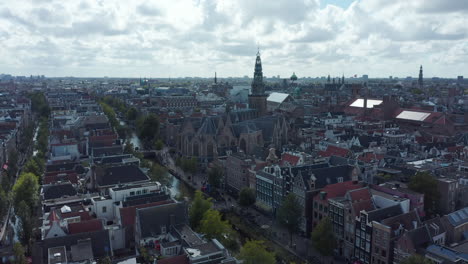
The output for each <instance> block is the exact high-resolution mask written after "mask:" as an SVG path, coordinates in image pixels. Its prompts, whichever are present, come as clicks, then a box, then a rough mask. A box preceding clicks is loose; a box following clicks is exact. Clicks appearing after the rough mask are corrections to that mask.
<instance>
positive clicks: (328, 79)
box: [327, 74, 330, 83]
mask: <svg viewBox="0 0 468 264" xmlns="http://www.w3.org/2000/svg"><path fill="white" fill-rule="evenodd" d="M327 83H330V74H328V78H327Z"/></svg>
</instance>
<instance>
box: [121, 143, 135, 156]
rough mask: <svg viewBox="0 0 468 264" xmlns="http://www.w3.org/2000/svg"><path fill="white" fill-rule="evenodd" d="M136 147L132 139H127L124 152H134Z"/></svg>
mask: <svg viewBox="0 0 468 264" xmlns="http://www.w3.org/2000/svg"><path fill="white" fill-rule="evenodd" d="M133 151H135V149H134V148H133V144H132V142H130V141H127V142H126V143H125V146H124V153H125V154H132V153H133Z"/></svg>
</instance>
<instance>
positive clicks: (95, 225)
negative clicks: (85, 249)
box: [68, 219, 103, 234]
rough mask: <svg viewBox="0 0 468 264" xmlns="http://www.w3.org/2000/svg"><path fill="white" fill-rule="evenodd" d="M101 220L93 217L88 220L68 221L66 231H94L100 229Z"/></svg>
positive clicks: (75, 232)
mask: <svg viewBox="0 0 468 264" xmlns="http://www.w3.org/2000/svg"><path fill="white" fill-rule="evenodd" d="M102 229H103V225H102V220H100V219H93V220H89V221H81V222H78V223H70V224H68V232H69V233H70V234H79V233H88V232H94V231H98V230H102Z"/></svg>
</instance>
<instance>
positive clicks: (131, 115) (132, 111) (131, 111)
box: [126, 107, 138, 121]
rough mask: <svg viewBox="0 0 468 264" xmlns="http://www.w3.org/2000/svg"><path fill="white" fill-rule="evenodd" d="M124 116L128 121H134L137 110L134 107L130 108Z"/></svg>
mask: <svg viewBox="0 0 468 264" xmlns="http://www.w3.org/2000/svg"><path fill="white" fill-rule="evenodd" d="M126 116H127V119H128V120H131V121H134V120H136V119H137V117H138V110H137V109H136V108H135V107H131V108H130V109H128V111H127V113H126Z"/></svg>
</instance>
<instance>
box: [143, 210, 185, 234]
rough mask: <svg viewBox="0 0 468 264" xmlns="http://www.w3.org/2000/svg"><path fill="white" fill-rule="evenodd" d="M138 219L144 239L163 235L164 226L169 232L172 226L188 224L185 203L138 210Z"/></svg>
mask: <svg viewBox="0 0 468 264" xmlns="http://www.w3.org/2000/svg"><path fill="white" fill-rule="evenodd" d="M136 217H137V222H138V223H139V226H138V228H139V229H140V234H141V237H142V238H145V237H152V236H157V235H159V234H161V227H162V226H165V227H166V231H167V232H169V231H170V227H171V226H175V225H180V224H185V223H187V206H186V204H185V203H171V204H163V205H158V206H154V207H148V208H142V209H137V210H136ZM171 218H172V220H173V223H172V224H171Z"/></svg>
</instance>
